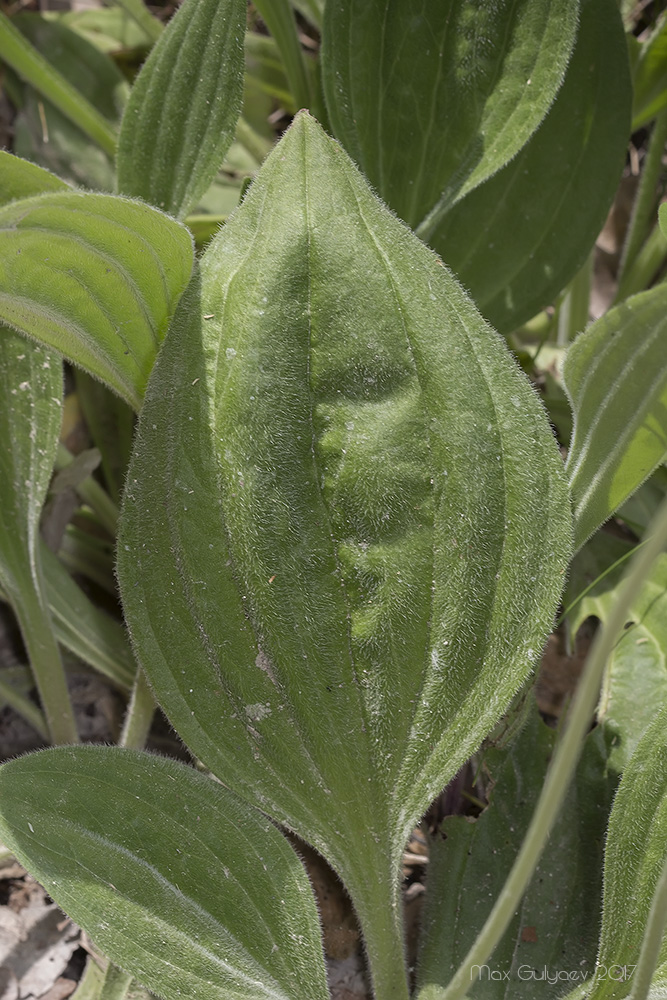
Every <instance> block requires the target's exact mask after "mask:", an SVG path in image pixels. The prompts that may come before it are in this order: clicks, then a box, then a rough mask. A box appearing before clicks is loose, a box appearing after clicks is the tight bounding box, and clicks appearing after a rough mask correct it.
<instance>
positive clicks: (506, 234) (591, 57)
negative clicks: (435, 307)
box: [423, 0, 632, 333]
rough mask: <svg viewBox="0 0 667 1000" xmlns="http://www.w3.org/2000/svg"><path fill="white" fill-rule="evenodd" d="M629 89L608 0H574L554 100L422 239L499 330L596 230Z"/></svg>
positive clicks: (542, 299)
mask: <svg viewBox="0 0 667 1000" xmlns="http://www.w3.org/2000/svg"><path fill="white" fill-rule="evenodd" d="M631 100H632V87H631V84H630V75H629V72H628V59H627V52H626V41H625V35H624V32H623V25H622V22H621V19H620V16H619V13H618V9H617V4H616V2H615V0H582V3H581V16H580V23H579V31H578V35H577V43H576V46H575V49H574V52H573V54H572V59H571V60H570V64H569V66H568V69H567V73H566V75H565V80H564V82H563V86H562V88H561V89H560V91H559V93H558V94H557V96H556V100H555V102H554V104H553V106H552V107H551V108H550V110H549V113H548V114H547V116H546V118H545V119H544V121H543V122H542V124H541V125H540V127H539V129H538V130H537V132H535V134H534V135H533V136H532V137H531V139H530V140H529V141H528V143H527V144H526V145H525V146H524V148H523V149H522V150H521V151H520V152H519V153H518V155H517V156H516V157H515V158H514V159H513V160H512V161H511V162H510V163H508V164H507V166H505V167H503V169H502V170H500V171H499V172H498V173H497V174H495V176H493V177H492V178H490V179H489V180H488V181H486V183H484V184H482V185H481V186H480V187H478V188H476V189H475V191H473V192H472V193H471V194H469V195H468V196H467V197H465V198H463V199H462V201H461V202H459V203H458V204H457V205H455V206H454V208H453V209H452V210H451V212H448V214H447V215H446V216H445V218H444V219H443V220H442V222H441V223H440V225H439V226H438V227H437V228H436V229H433V231H432V232H429V233H428V235H427V234H423V236H424V238H425V239H426V240H427V242H428V243H429V244H430V246H432V247H433V249H434V250H436V251H437V252H438V253H439V254H441V255H442V257H443V259H444V260H445V261H446V262H447V264H449V266H450V267H451V268H452V269H453V270H454V271H455V273H456V274H457V276H458V277H459V278H460V280H461V281H462V283H463V284H464V286H465V287H466V288H467V289H468V290H469V291H470V294H471V295H472V297H473V299H474V301H475V303H476V305H477V306H478V308H479V309H480V310H481V312H482V313H483V314H484V316H486V317H487V319H488V320H489V321H490V322H491V323H492V324H493V326H495V328H496V329H497V330H500V331H501V332H503V333H505V332H509V331H511V330H513V329H515V328H516V327H517V326H519V324H520V323H523V322H525V321H526V320H528V319H530V317H531V316H533V315H534V314H535V313H536V312H538V310H540V309H543V308H544V307H545V306H547V305H549V303H551V302H552V301H553V299H554V298H555V296H556V295H557V294H558V292H559V291H560V290H561V289H562V288H563V287H564V286H565V285H566V284H567V282H568V281H569V280H570V279H571V278H572V277H573V276H574V275H575V274H576V273H577V271H578V270H579V268H580V267H581V265H582V264H583V263H584V261H585V259H586V257H587V255H588V254H589V252H590V250H591V247H592V246H593V243H594V242H595V239H596V237H597V235H598V233H599V232H600V230H601V228H602V226H603V224H604V221H605V218H606V216H607V213H608V211H609V207H610V205H611V203H612V201H613V198H614V194H615V192H616V188H617V186H618V181H619V178H620V176H621V171H622V169H623V164H624V162H625V155H626V147H627V141H628V136H629V134H630V103H631Z"/></svg>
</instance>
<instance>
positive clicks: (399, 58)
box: [322, 0, 578, 238]
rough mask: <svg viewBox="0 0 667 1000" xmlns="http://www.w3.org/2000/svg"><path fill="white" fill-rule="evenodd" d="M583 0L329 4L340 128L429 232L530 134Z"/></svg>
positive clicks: (353, 0)
mask: <svg viewBox="0 0 667 1000" xmlns="http://www.w3.org/2000/svg"><path fill="white" fill-rule="evenodd" d="M577 9H578V3H577V2H576V0H547V2H545V0H518V2H512V0H498V2H495V3H492V4H491V3H486V4H470V3H466V2H465V0H441V2H440V3H437V4H436V3H431V4H428V5H421V6H417V7H415V5H414V4H411V3H405V2H402V0H343V2H338V3H330V4H328V5H327V7H326V10H325V15H324V29H323V52H322V73H323V83H324V90H325V94H326V98H327V104H328V109H329V116H330V118H331V122H332V125H333V128H334V131H335V134H336V135H337V137H338V138H339V139H340V140H341V142H343V144H344V145H345V147H346V149H347V150H348V152H349V153H350V154H351V156H352V157H353V158H354V159H355V160H356V162H357V163H358V164H359V166H360V167H361V169H362V170H363V171H364V173H365V174H366V176H367V177H368V179H369V180H370V182H371V184H372V185H373V186H374V187H375V188H376V190H377V191H378V192H379V194H380V195H381V197H382V198H384V199H385V201H386V202H387V203H388V204H389V205H390V206H391V207H392V208H393V209H394V210H395V211H396V212H397V213H398V214H399V215H400V216H401V218H402V219H405V221H406V222H408V223H409V225H411V226H412V227H417V226H420V225H422V226H424V227H428V233H429V234H430V232H432V231H433V229H434V227H435V226H436V225H437V223H438V221H439V219H440V218H441V216H442V215H443V213H444V212H446V211H447V209H448V208H450V207H451V206H452V204H454V203H455V202H456V201H457V200H458V199H459V198H462V197H463V196H464V195H465V194H467V193H468V192H470V191H472V190H473V189H474V188H475V187H477V186H478V185H479V184H481V183H482V182H483V181H484V180H486V179H487V178H488V177H490V176H491V175H492V174H494V173H496V171H498V170H499V169H500V168H501V167H503V166H504V165H505V164H506V163H507V162H508V161H509V160H511V159H512V157H513V156H515V155H516V154H517V153H518V152H519V150H520V149H521V147H522V146H523V145H524V144H525V143H526V141H527V140H528V139H529V138H530V136H531V135H532V134H533V132H534V131H535V129H536V128H537V127H538V125H539V124H540V122H541V121H542V119H543V118H544V116H545V114H546V113H547V110H548V109H549V106H550V104H551V102H552V101H553V99H554V97H555V95H556V92H557V91H558V88H559V87H560V84H561V82H562V79H563V75H564V73H565V69H566V66H567V63H568V60H569V58H570V53H571V51H572V47H573V44H574V39H575V35H576V22H577ZM417 67H418V72H417V71H416V68H417ZM425 238H428V236H425Z"/></svg>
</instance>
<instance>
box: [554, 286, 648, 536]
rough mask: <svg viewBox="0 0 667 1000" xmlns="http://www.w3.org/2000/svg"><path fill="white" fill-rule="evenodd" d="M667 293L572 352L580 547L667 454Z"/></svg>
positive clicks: (643, 301) (600, 327) (639, 298)
mask: <svg viewBox="0 0 667 1000" xmlns="http://www.w3.org/2000/svg"><path fill="white" fill-rule="evenodd" d="M666 347H667V286H665V285H658V286H657V287H656V288H652V289H650V290H649V291H648V292H644V293H642V294H640V295H635V296H633V298H631V299H628V300H627V301H626V302H623V303H621V305H618V306H616V308H615V309H612V310H610V312H608V313H607V314H606V315H604V316H603V317H602V318H601V319H599V320H598V321H597V322H596V323H594V324H593V325H592V326H590V327H589V328H588V329H587V330H586V331H585V332H584V333H582V334H580V335H579V337H578V338H577V339H576V340H575V342H574V343H573V344H572V346H571V347H570V350H569V351H568V353H567V355H566V358H565V364H564V367H563V382H564V385H565V389H566V391H567V393H568V396H569V398H570V402H571V405H572V411H573V413H574V433H573V437H572V443H571V446H570V452H569V455H568V461H567V471H568V473H569V477H570V486H571V489H572V498H573V503H574V518H575V541H576V543H577V544H578V545H582V544H583V542H584V541H585V540H586V539H587V538H588V537H589V536H590V535H591V534H592V533H593V532H594V531H595V529H596V528H597V527H599V525H600V524H602V523H603V521H606V520H607V518H608V517H610V516H611V514H613V513H614V511H615V510H617V509H618V508H619V507H620V505H621V504H622V503H623V501H624V500H626V499H627V498H628V497H629V496H630V494H631V493H634V491H635V490H636V489H637V487H638V486H640V485H641V483H643V481H644V480H645V479H647V478H648V476H650V474H651V473H652V472H653V470H654V469H655V468H656V466H657V465H659V464H660V462H662V461H663V460H664V458H665V456H666V455H667V349H666Z"/></svg>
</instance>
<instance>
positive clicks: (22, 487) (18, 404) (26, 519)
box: [0, 326, 76, 742]
mask: <svg viewBox="0 0 667 1000" xmlns="http://www.w3.org/2000/svg"><path fill="white" fill-rule="evenodd" d="M0 389H1V393H0V395H1V398H2V399H3V400H5V404H4V405H3V406H0V442H1V446H0V587H2V590H3V591H4V593H5V595H6V597H7V599H8V600H9V603H10V604H11V606H12V609H13V610H14V613H15V614H16V617H17V620H18V623H19V626H20V628H21V633H22V636H23V640H24V643H25V646H26V649H27V652H28V656H29V658H30V663H31V666H32V669H33V675H34V677H35V680H36V682H37V686H38V689H39V693H40V697H41V701H42V707H43V710H44V715H45V716H46V720H47V724H48V729H49V735H50V737H51V739H52V740H53V741H54V742H55V741H57V742H74V741H76V730H75V727H74V720H73V717H72V714H71V707H70V704H69V695H68V693H67V685H66V682H65V675H64V670H63V666H62V662H61V660H60V655H59V652H58V647H57V644H56V640H55V635H54V632H53V626H52V623H51V619H50V616H49V611H48V604H47V598H46V593H45V586H44V582H43V579H42V569H41V560H40V551H39V544H38V542H39V519H40V515H41V512H42V507H43V504H44V499H45V497H46V491H47V488H48V485H49V480H50V478H51V473H52V471H53V465H54V460H55V455H56V449H57V446H58V435H59V433H60V423H61V417H62V393H63V373H62V359H61V358H60V356H59V355H57V354H52V353H49V352H47V351H46V350H44V349H43V348H42V347H41V346H40V345H38V344H30V343H28V342H27V341H26V340H25V338H23V337H21V336H19V334H17V333H14V331H12V330H8V329H7V328H6V327H4V326H0Z"/></svg>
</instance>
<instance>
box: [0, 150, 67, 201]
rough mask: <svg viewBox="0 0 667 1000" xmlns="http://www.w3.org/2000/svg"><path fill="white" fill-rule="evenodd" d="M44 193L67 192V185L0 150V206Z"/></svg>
mask: <svg viewBox="0 0 667 1000" xmlns="http://www.w3.org/2000/svg"><path fill="white" fill-rule="evenodd" d="M45 191H67V184H65V182H64V181H62V180H61V179H60V178H59V177H56V175H55V174H51V173H49V171H48V170H44V169H42V167H38V166H37V165H36V164H34V163H29V162H28V161H27V160H22V159H20V157H18V156H12V154H11V153H8V152H7V151H6V150H4V149H0V204H2V205H6V204H7V202H9V201H16V200H18V199H19V198H30V197H32V195H35V194H43V193H44V192H45Z"/></svg>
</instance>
